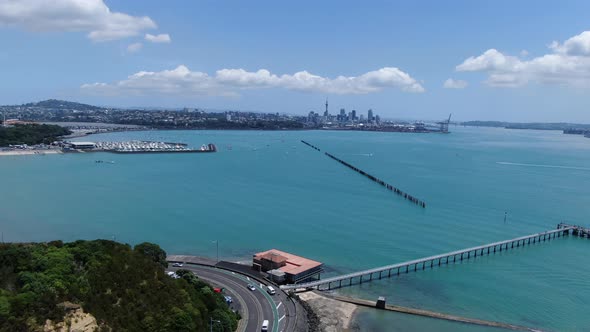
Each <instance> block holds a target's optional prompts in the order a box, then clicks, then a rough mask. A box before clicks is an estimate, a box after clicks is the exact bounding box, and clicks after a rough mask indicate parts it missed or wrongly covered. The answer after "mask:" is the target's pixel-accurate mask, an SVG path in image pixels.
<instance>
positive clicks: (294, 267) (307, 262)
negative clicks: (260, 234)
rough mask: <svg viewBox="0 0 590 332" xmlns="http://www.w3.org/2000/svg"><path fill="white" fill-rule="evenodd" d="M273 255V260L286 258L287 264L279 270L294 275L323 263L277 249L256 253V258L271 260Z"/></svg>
mask: <svg viewBox="0 0 590 332" xmlns="http://www.w3.org/2000/svg"><path fill="white" fill-rule="evenodd" d="M271 257H272V261H273V262H279V261H282V260H285V264H286V265H285V266H282V267H280V268H279V270H281V271H283V272H285V273H288V274H292V275H296V274H299V273H301V272H305V271H307V270H310V269H313V268H315V267H318V266H320V265H322V263H320V262H316V261H314V260H311V259H307V258H304V257H300V256H297V255H293V254H290V253H288V252H284V251H280V250H277V249H270V250H267V251H264V252H259V253H257V254H256V255H254V259H256V260H260V259H264V260H271Z"/></svg>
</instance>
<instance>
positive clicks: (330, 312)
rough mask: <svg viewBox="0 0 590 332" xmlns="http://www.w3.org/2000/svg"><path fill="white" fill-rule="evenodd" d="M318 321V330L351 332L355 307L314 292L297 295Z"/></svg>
mask: <svg viewBox="0 0 590 332" xmlns="http://www.w3.org/2000/svg"><path fill="white" fill-rule="evenodd" d="M298 296H299V299H300V300H302V301H305V302H306V303H307V304H308V305H309V306H310V307H311V308H312V309H313V311H314V312H315V313H316V314H317V315H318V317H319V319H320V324H319V330H320V331H325V332H337V331H352V329H351V327H350V323H351V321H352V318H353V316H354V312H355V311H356V309H357V308H358V306H357V305H355V304H351V303H345V302H341V301H336V300H333V299H330V298H327V297H325V296H322V295H321V294H318V293H316V292H305V293H299V294H298Z"/></svg>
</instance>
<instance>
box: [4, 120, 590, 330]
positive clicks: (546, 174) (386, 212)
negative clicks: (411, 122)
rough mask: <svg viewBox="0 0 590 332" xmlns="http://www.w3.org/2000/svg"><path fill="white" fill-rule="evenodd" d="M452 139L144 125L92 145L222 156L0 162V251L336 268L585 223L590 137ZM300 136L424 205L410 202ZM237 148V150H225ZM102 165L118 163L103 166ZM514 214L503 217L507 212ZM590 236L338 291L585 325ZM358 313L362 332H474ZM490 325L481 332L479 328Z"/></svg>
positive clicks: (538, 323)
mask: <svg viewBox="0 0 590 332" xmlns="http://www.w3.org/2000/svg"><path fill="white" fill-rule="evenodd" d="M452 131H453V133H452V134H450V135H438V134H402V133H368V132H331V131H289V132H260V131H147V132H129V133H112V134H104V135H95V136H90V137H86V138H83V139H82V140H96V141H98V140H130V139H145V140H158V141H179V142H186V143H189V144H190V145H192V146H194V147H198V146H200V145H201V144H203V143H209V142H212V143H215V144H217V146H218V148H219V150H220V151H219V152H218V153H215V154H157V155H148V154H143V155H116V154H107V153H87V154H66V155H47V156H19V157H16V156H15V157H3V158H1V159H0V174H1V175H0V179H1V186H0V197H1V199H0V213H1V214H2V219H1V220H0V228H1V231H2V232H3V233H4V239H5V241H43V240H53V239H56V238H59V239H63V240H74V239H78V238H84V239H94V238H113V237H114V238H116V239H117V240H118V241H123V242H128V243H138V242H142V241H153V242H157V243H159V244H160V245H161V246H162V247H164V248H165V249H166V250H167V251H168V252H169V253H177V254H198V255H207V256H211V257H215V255H216V247H215V243H214V241H216V240H218V241H219V255H220V257H221V258H224V259H235V260H248V259H250V258H251V255H252V253H254V252H257V251H262V250H265V249H268V248H271V247H276V248H279V249H282V250H286V251H291V252H293V253H296V254H300V255H302V256H306V257H310V258H313V259H316V260H319V261H322V262H324V263H326V265H327V273H328V274H337V273H345V272H350V271H354V270H358V269H364V268H370V267H376V266H381V265H386V264H392V263H396V262H401V261H405V260H409V259H414V258H419V257H423V256H428V255H432V254H437V253H441V252H446V251H451V250H455V249H460V248H464V247H469V246H474V245H479V244H483V243H488V242H493V241H498V240H504V239H508V238H512V237H517V236H521V235H526V234H530V233H534V232H538V231H544V230H548V229H552V228H554V227H555V225H556V224H557V223H559V222H560V221H569V222H573V223H577V224H585V225H588V221H587V219H586V218H587V217H588V215H589V214H590V204H588V202H589V200H588V198H589V195H588V194H589V193H588V183H590V139H587V138H584V137H581V136H570V135H562V134H561V133H559V132H549V131H521V130H504V129H485V128H484V129H482V128H460V127H459V128H452ZM301 139H304V140H306V141H308V142H310V143H312V144H314V145H316V146H318V147H320V148H321V149H322V150H324V151H328V152H330V153H332V154H334V155H336V156H337V157H340V158H342V159H344V160H346V161H348V162H349V163H351V164H353V165H355V166H357V167H359V168H361V169H364V170H365V171H367V172H369V173H371V174H373V175H375V176H377V177H380V178H381V179H383V180H385V181H386V182H389V183H391V184H393V185H394V186H396V187H398V188H400V189H402V190H404V191H406V192H408V193H410V194H412V195H414V196H416V197H418V198H420V199H423V200H424V201H426V202H427V204H428V205H427V208H426V209H421V208H418V207H417V206H415V205H413V204H410V203H408V202H407V201H405V200H403V199H400V198H399V197H398V196H396V195H393V194H392V193H391V192H389V191H386V190H384V189H383V188H381V187H380V186H377V185H376V184H375V183H373V182H371V181H368V180H367V179H366V178H364V177H362V176H360V175H358V174H356V173H354V172H353V171H351V170H349V169H347V168H345V167H344V166H342V165H340V164H338V163H337V162H335V161H333V160H331V159H329V158H327V157H326V156H324V155H323V154H322V153H320V152H317V151H315V150H313V149H311V148H309V147H307V146H305V145H303V144H302V143H300V142H299V140H301ZM230 146H231V148H230ZM96 159H102V160H113V161H115V164H97V163H95V162H94V161H95V160H96ZM505 211H506V212H508V218H507V221H506V223H504V212H505ZM589 252H590V240H588V239H579V238H566V239H558V240H555V241H551V242H550V243H545V244H541V245H535V246H531V247H525V248H524V249H518V250H511V251H508V252H502V253H501V254H497V255H495V256H484V257H481V258H479V257H478V258H477V259H476V260H471V261H468V262H465V261H464V262H463V263H462V264H456V265H449V266H444V267H441V268H435V269H434V270H426V271H424V272H419V273H410V274H408V275H403V276H401V277H399V278H393V279H387V280H381V281H378V282H373V283H367V284H363V285H362V286H358V287H353V288H345V289H341V290H340V292H341V293H343V294H347V295H354V296H358V297H363V298H369V299H374V298H376V297H377V296H379V295H385V296H386V297H387V298H388V302H390V303H395V304H399V305H406V306H414V307H420V308H424V309H429V310H436V311H442V312H446V313H450V314H455V315H465V316H468V317H475V318H481V319H490V320H499V321H504V322H509V323H514V324H521V325H526V326H532V327H536V328H542V329H547V330H559V331H583V330H585V329H586V330H589V328H588V327H589V326H590V316H589V315H590V303H589V301H587V299H590V283H589V282H588V279H587V276H588V275H590V265H589V264H587V263H586V261H587V260H586V257H587V254H588V253H589ZM401 316H403V315H396V314H392V313H385V314H383V313H375V312H367V311H365V310H363V311H361V313H360V314H359V317H358V323H359V324H360V325H361V326H362V327H364V329H365V330H367V331H372V330H379V329H378V328H379V327H381V330H382V331H390V330H393V327H392V326H395V327H396V329H398V330H400V331H403V330H416V329H423V330H440V331H456V330H459V329H468V330H474V328H473V327H465V326H464V325H460V324H455V323H447V322H444V323H442V322H437V321H434V322H433V321H432V320H429V319H424V318H416V317H411V318H408V317H407V316H403V317H401ZM482 331H483V329H482Z"/></svg>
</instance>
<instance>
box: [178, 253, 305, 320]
mask: <svg viewBox="0 0 590 332" xmlns="http://www.w3.org/2000/svg"><path fill="white" fill-rule="evenodd" d="M176 269H177V268H170V270H171V271H174V270H176ZM182 269H186V270H190V271H192V272H194V273H195V274H196V275H197V276H198V277H199V278H201V279H203V280H204V281H207V282H208V283H210V284H211V285H213V286H215V287H222V288H224V295H229V296H231V297H232V298H233V302H234V303H232V305H231V307H232V308H233V309H236V310H238V311H239V312H240V314H241V315H242V319H241V321H240V322H239V326H238V331H245V332H255V331H260V329H261V327H262V321H263V320H268V321H269V323H270V324H269V328H268V331H273V332H281V331H287V330H288V329H289V325H292V324H289V320H288V319H289V317H288V316H289V314H288V312H287V311H288V310H289V309H288V307H289V305H286V304H290V303H288V301H289V300H288V299H287V298H286V295H285V294H284V293H283V292H281V291H279V290H278V289H277V294H276V295H274V296H271V295H269V294H268V293H267V292H266V286H265V285H263V284H260V283H258V282H257V281H256V280H253V279H250V278H249V277H247V276H244V275H241V274H238V273H235V272H230V271H226V270H222V269H216V268H211V267H205V266H198V265H189V264H185V265H184V266H183V267H182ZM248 284H253V285H254V286H255V287H256V290H254V291H251V290H249V289H248V288H247V287H246V286H247V285H248ZM275 288H278V287H275ZM292 323H294V322H292Z"/></svg>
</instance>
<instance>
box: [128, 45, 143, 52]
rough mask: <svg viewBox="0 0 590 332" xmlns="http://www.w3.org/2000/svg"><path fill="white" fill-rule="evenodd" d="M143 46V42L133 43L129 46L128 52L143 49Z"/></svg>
mask: <svg viewBox="0 0 590 332" xmlns="http://www.w3.org/2000/svg"><path fill="white" fill-rule="evenodd" d="M142 47H143V44H142V43H133V44H131V45H129V46H127V52H128V53H135V52H139V50H141V48H142Z"/></svg>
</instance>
